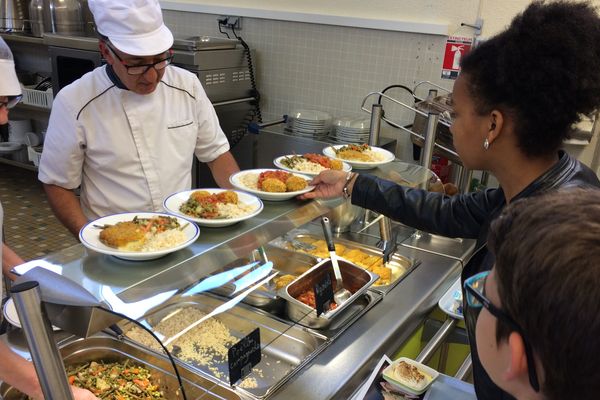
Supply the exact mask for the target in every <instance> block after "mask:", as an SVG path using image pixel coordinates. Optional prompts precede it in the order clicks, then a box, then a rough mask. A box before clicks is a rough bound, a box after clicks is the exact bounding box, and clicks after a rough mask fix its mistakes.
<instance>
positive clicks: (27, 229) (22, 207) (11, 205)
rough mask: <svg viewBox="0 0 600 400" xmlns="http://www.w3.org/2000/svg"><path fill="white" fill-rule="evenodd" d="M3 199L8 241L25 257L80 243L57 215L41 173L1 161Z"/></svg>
mask: <svg viewBox="0 0 600 400" xmlns="http://www.w3.org/2000/svg"><path fill="white" fill-rule="evenodd" d="M0 202H2V207H3V208H4V233H5V235H6V238H5V241H6V243H7V244H8V245H9V246H10V247H11V248H12V249H13V250H14V251H16V252H17V254H19V255H20V256H21V257H22V258H23V259H24V260H26V261H27V260H32V259H35V258H42V257H44V256H46V255H47V254H49V253H52V252H55V251H58V250H61V249H63V248H65V247H69V246H72V245H74V244H77V243H78V241H77V239H75V237H73V236H72V235H71V234H70V233H69V231H67V229H66V228H65V227H63V226H62V224H61V223H60V222H58V220H57V219H56V218H55V217H54V214H53V213H52V210H50V205H49V204H48V201H47V200H46V195H45V194H44V189H43V187H42V184H41V183H40V181H38V179H37V172H33V171H29V170H25V169H22V168H18V167H13V166H10V165H6V164H1V163H0Z"/></svg>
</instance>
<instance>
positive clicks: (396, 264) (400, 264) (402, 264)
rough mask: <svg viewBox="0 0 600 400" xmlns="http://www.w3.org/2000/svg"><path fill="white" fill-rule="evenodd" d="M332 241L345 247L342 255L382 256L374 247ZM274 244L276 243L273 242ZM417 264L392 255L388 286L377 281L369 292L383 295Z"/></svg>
mask: <svg viewBox="0 0 600 400" xmlns="http://www.w3.org/2000/svg"><path fill="white" fill-rule="evenodd" d="M293 239H295V240H300V241H302V240H303V239H304V240H306V239H308V241H318V240H319V241H323V238H322V237H321V236H318V235H315V234H298V235H296V236H294V237H293ZM333 241H334V242H335V243H336V244H341V245H343V246H344V247H346V250H345V251H344V253H345V252H347V251H348V250H360V251H362V252H364V253H366V254H368V255H369V256H377V257H381V256H382V253H381V250H380V249H378V248H376V247H372V246H369V245H365V244H362V243H357V242H353V241H351V240H347V239H340V238H334V239H333ZM275 243H277V242H275ZM323 243H324V242H323ZM288 248H289V249H293V248H294V247H293V246H291V245H290V246H289V247H288ZM325 249H326V248H325ZM296 251H297V252H301V250H298V249H296ZM326 253H327V252H326ZM303 254H308V255H309V256H311V257H315V258H316V259H317V260H322V259H325V257H319V256H316V255H312V254H311V253H303ZM323 255H325V254H323ZM338 256H340V257H341V258H344V254H343V253H342V254H338ZM348 261H352V260H348ZM419 264H420V262H419V261H418V260H412V259H410V258H408V257H404V256H402V255H400V254H396V253H394V254H393V255H392V257H391V258H390V261H389V262H388V264H387V265H386V266H387V267H388V268H390V269H391V270H392V277H391V279H390V284H388V285H380V284H378V282H377V281H375V283H374V284H373V286H371V288H370V290H375V291H377V292H379V293H383V294H385V293H387V292H389V291H390V290H392V289H393V288H394V287H395V286H396V285H397V284H398V283H400V281H401V280H402V279H403V278H404V277H405V276H406V275H407V274H408V273H409V272H411V271H412V270H413V269H414V268H416V267H417V266H418V265H419ZM359 267H360V265H359ZM361 268H362V267H361Z"/></svg>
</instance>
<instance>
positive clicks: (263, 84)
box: [164, 11, 452, 120]
mask: <svg viewBox="0 0 600 400" xmlns="http://www.w3.org/2000/svg"><path fill="white" fill-rule="evenodd" d="M164 17H165V22H166V24H167V25H168V26H169V27H170V28H171V29H172V30H173V32H174V33H175V35H177V36H195V35H210V36H221V34H220V33H219V32H218V29H217V16H216V15H208V14H199V13H186V12H180V11H165V12H164ZM239 33H240V34H241V35H242V37H243V38H244V40H246V42H247V43H248V44H249V45H250V47H252V48H254V49H255V50H256V54H257V55H256V58H257V60H256V62H255V64H256V70H257V81H258V88H259V90H260V92H261V94H262V101H261V105H262V108H263V117H264V119H265V120H272V119H277V118H280V117H281V116H282V115H283V114H286V113H289V112H290V111H291V110H292V109H295V108H313V109H319V110H323V111H327V112H329V113H331V114H332V115H333V116H334V117H335V116H342V115H348V114H361V113H362V112H361V111H360V104H361V101H362V99H363V98H364V97H365V96H366V94H367V93H369V92H371V91H378V90H382V89H383V88H385V87H386V86H388V85H390V84H404V85H407V86H409V87H413V86H414V84H415V82H418V81H421V80H433V81H435V82H436V83H438V84H442V85H443V86H446V87H450V86H451V84H452V82H448V81H444V80H442V79H440V66H441V57H442V51H443V45H444V41H445V37H442V36H434V35H422V34H411V33H402V32H391V31H380V30H373V29H361V28H349V27H339V26H330V25H318V24H308V23H299V22H288V21H277V20H266V19H257V18H244V19H243V20H242V30H241V31H240V32H239ZM404 98H405V99H406V100H409V99H408V98H406V97H404ZM386 111H387V107H386ZM391 111H392V110H390V112H391ZM362 114H364V115H365V116H366V115H367V114H365V113H362ZM399 118H400V117H399ZM404 118H405V119H406V118H408V119H411V116H410V115H405V116H404Z"/></svg>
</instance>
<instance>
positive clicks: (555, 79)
mask: <svg viewBox="0 0 600 400" xmlns="http://www.w3.org/2000/svg"><path fill="white" fill-rule="evenodd" d="M452 102H453V109H454V115H453V123H452V126H451V128H450V130H451V132H452V136H453V141H454V146H455V148H456V151H457V152H458V154H459V155H460V157H461V159H462V161H463V163H464V165H465V167H466V168H468V169H471V170H487V171H490V172H491V173H492V174H494V176H496V178H497V179H498V182H499V183H500V187H499V188H496V189H487V190H485V191H482V192H475V193H468V194H463V195H459V196H454V197H449V196H445V195H443V194H439V193H429V192H427V191H424V190H420V189H411V188H408V187H403V186H401V185H397V184H395V183H393V182H389V181H386V180H383V179H379V178H376V177H374V176H370V175H367V174H362V175H357V174H352V173H350V174H346V173H345V172H340V171H324V172H322V173H321V174H320V175H319V176H317V177H316V178H315V179H314V180H313V182H312V184H315V185H316V186H317V187H316V189H315V190H314V191H313V192H311V193H307V194H305V195H303V198H307V199H308V198H324V197H335V196H341V195H345V196H347V197H351V198H352V203H353V204H356V205H359V206H361V207H365V208H369V209H371V210H374V211H377V212H379V213H382V214H385V215H387V216H389V217H391V218H393V219H395V220H397V221H400V222H402V223H405V224H407V225H410V226H413V227H415V228H418V229H421V230H424V231H428V232H432V233H436V234H440V235H444V236H450V237H463V238H473V239H477V246H476V252H475V254H474V255H473V257H472V258H471V259H470V260H469V262H468V263H467V265H466V266H465V268H464V270H463V272H462V280H463V281H464V280H465V279H466V278H468V277H470V276H473V275H475V274H477V273H479V272H482V271H489V270H490V269H491V268H492V266H493V263H494V258H493V255H492V254H491V253H490V252H489V251H488V249H487V246H486V241H487V235H488V230H489V226H490V222H491V221H492V220H493V219H494V218H495V217H496V216H498V215H499V214H500V212H501V211H502V209H503V208H504V207H505V206H506V205H507V204H508V203H510V202H512V201H515V200H517V199H520V198H524V197H529V196H534V195H537V194H540V193H543V192H547V191H549V190H553V189H557V188H561V187H568V186H580V187H586V186H588V187H598V186H600V182H599V181H598V178H597V176H596V175H595V174H594V172H593V171H592V170H590V169H589V168H587V167H586V166H585V165H583V164H581V163H580V162H578V161H577V160H575V159H573V158H571V157H570V156H569V155H568V154H567V153H565V152H564V151H562V150H560V146H561V143H562V142H563V140H564V139H566V138H567V137H568V135H569V130H570V128H571V126H572V125H573V124H574V123H576V122H578V121H579V118H580V115H581V114H589V113H592V112H594V111H595V110H596V109H597V108H598V107H599V106H600V18H599V17H598V14H597V13H596V10H595V9H594V8H593V7H592V6H590V5H589V4H588V3H575V2H566V1H558V2H549V3H544V2H534V3H532V4H531V5H530V6H529V7H527V9H526V10H525V11H524V12H523V13H522V14H519V15H518V16H516V17H515V18H514V20H513V21H512V23H511V24H510V26H509V27H508V29H507V30H505V31H504V32H502V33H500V34H498V35H496V36H494V37H492V38H490V39H489V40H487V41H485V42H483V43H482V44H480V45H479V46H478V47H476V48H475V49H474V50H472V51H471V52H470V53H469V54H467V55H466V56H465V57H464V58H463V60H462V72H461V75H460V76H459V78H458V79H457V80H456V82H455V84H454V90H453V94H452ZM464 306H465V308H464V311H465V312H464V314H465V321H466V324H467V330H468V333H469V339H470V344H471V356H472V359H473V375H474V383H475V389H476V392H477V396H478V398H479V399H510V398H511V397H510V396H509V395H508V394H506V393H504V392H503V391H502V390H501V389H499V388H498V387H497V386H496V385H495V384H494V383H493V382H492V381H491V380H490V378H489V376H488V375H487V374H486V372H485V371H484V370H483V368H482V367H481V363H480V361H479V358H478V355H477V347H476V343H475V336H474V332H475V329H474V328H475V322H476V320H477V315H478V311H479V310H478V309H477V310H473V309H470V308H469V307H468V305H467V304H465V305H464ZM533 380H534V379H532V381H533ZM531 384H532V386H533V387H534V388H536V387H539V385H538V383H537V382H531Z"/></svg>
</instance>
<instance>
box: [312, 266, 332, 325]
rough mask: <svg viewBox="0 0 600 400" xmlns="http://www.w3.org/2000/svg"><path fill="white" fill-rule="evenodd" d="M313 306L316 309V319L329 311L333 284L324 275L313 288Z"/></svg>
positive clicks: (329, 277)
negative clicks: (314, 305)
mask: <svg viewBox="0 0 600 400" xmlns="http://www.w3.org/2000/svg"><path fill="white" fill-rule="evenodd" d="M313 290H314V291H315V304H316V308H317V317H318V316H319V315H321V314H323V313H324V312H325V311H328V310H329V306H330V304H331V302H332V301H333V284H332V282H331V276H329V274H325V276H323V279H321V280H320V281H319V282H317V284H316V285H315V286H313Z"/></svg>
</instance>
